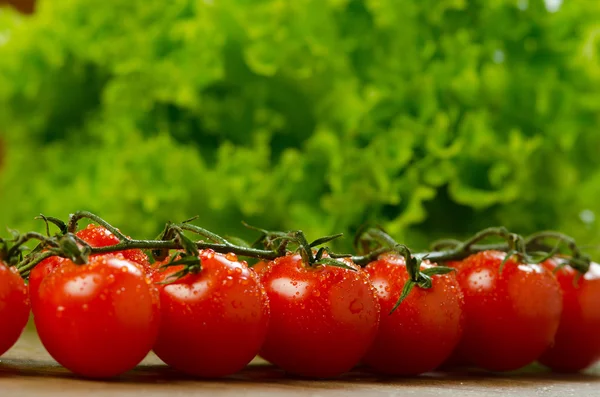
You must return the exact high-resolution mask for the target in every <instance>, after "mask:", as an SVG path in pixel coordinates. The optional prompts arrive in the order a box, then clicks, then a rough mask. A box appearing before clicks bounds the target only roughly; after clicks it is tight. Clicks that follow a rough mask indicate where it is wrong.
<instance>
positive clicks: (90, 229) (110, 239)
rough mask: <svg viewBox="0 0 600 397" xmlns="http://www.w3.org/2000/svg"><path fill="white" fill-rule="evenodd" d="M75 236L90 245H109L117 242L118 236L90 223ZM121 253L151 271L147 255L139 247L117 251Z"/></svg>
mask: <svg viewBox="0 0 600 397" xmlns="http://www.w3.org/2000/svg"><path fill="white" fill-rule="evenodd" d="M77 237H79V238H80V239H82V240H83V241H85V242H86V243H88V244H89V245H91V246H92V247H108V246H110V245H115V244H119V238H118V237H117V236H115V235H114V234H112V233H111V232H110V230H108V229H106V228H105V227H104V226H100V225H96V224H93V223H90V224H89V225H88V226H87V227H86V228H85V229H81V230H80V231H78V232H77ZM117 252H119V253H120V254H122V255H123V256H124V257H125V259H128V260H130V261H133V262H135V263H138V264H140V265H142V266H143V267H144V269H145V270H146V271H151V266H150V262H149V261H148V256H147V255H146V254H145V253H144V251H142V250H140V249H129V250H124V251H117Z"/></svg>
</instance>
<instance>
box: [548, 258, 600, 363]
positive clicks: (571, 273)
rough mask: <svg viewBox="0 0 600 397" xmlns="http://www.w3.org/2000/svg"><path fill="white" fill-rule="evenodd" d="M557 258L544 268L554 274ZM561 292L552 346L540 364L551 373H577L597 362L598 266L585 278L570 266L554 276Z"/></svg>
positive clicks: (599, 334) (599, 342)
mask: <svg viewBox="0 0 600 397" xmlns="http://www.w3.org/2000/svg"><path fill="white" fill-rule="evenodd" d="M559 262H560V259H555V260H549V261H546V262H544V263H543V265H544V266H545V267H546V268H547V269H549V270H550V271H555V270H556V266H557V265H558V263H559ZM555 275H556V278H557V280H558V282H559V283H560V287H561V289H562V293H563V312H562V317H561V319H560V325H559V326H558V331H557V333H556V338H555V340H554V345H552V346H551V347H550V348H549V349H548V350H546V352H544V354H543V355H542V357H540V359H539V361H540V362H541V363H542V364H544V365H546V366H548V367H550V368H551V369H552V370H554V371H560V372H577V371H580V370H582V369H585V368H587V367H589V366H590V365H592V364H594V363H595V362H596V361H598V360H600V265H599V264H597V263H592V264H591V266H590V270H589V271H588V272H587V273H585V275H580V274H579V273H577V271H575V270H574V269H573V268H571V267H570V266H564V267H561V268H560V269H559V270H558V271H557V272H556V273H555Z"/></svg>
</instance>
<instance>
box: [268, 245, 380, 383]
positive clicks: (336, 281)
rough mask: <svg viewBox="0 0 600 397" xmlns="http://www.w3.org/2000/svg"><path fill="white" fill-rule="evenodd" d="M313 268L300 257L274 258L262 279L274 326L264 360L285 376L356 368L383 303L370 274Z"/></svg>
mask: <svg viewBox="0 0 600 397" xmlns="http://www.w3.org/2000/svg"><path fill="white" fill-rule="evenodd" d="M346 264H348V265H349V266H351V267H353V268H355V269H357V270H356V271H353V270H348V269H344V268H340V267H334V266H323V265H317V266H314V267H310V266H308V265H306V264H304V263H303V261H302V258H301V257H300V255H288V256H285V257H281V258H278V259H276V260H275V261H274V262H271V263H269V265H268V266H267V267H266V268H265V269H263V271H262V272H261V280H262V282H263V285H264V286H265V288H266V290H267V294H268V296H269V303H270V305H271V322H270V323H269V331H268V334H267V339H266V341H265V344H264V345H263V347H262V349H261V353H260V354H261V356H262V357H263V358H265V359H266V360H268V361H270V362H271V363H273V364H275V365H277V366H279V367H281V368H283V369H284V370H285V371H287V372H289V373H292V374H296V375H301V376H307V377H316V378H328V377H334V376H337V375H340V374H342V373H344V372H347V371H349V370H350V369H352V367H354V366H355V365H356V364H357V363H358V362H359V361H360V359H361V358H362V357H363V356H364V355H365V353H366V352H367V349H368V348H369V347H370V346H371V344H372V343H373V340H374V339H375V335H376V333H377V328H378V325H379V303H378V301H377V296H376V292H375V289H374V288H373V286H372V285H371V284H370V282H369V279H368V276H367V274H366V273H364V272H362V271H360V270H359V269H358V267H357V266H356V265H354V264H353V263H352V262H350V261H346Z"/></svg>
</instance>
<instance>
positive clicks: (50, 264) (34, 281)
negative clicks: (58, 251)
mask: <svg viewBox="0 0 600 397" xmlns="http://www.w3.org/2000/svg"><path fill="white" fill-rule="evenodd" d="M63 261H64V259H63V258H61V257H60V256H51V257H50V258H46V259H44V260H43V261H41V262H40V263H38V264H37V265H36V266H35V267H34V268H33V269H32V270H31V272H30V273H29V298H30V300H31V306H32V307H33V306H35V305H37V300H38V299H37V298H38V295H39V290H40V285H41V284H42V281H43V280H44V279H45V278H46V277H48V275H49V274H50V273H52V272H53V271H54V269H56V268H57V267H59V266H60V265H61V263H62V262H63Z"/></svg>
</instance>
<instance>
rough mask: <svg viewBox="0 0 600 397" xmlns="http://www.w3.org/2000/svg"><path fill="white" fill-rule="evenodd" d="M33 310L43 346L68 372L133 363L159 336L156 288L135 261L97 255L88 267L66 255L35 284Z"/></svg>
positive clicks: (114, 369)
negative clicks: (58, 264)
mask: <svg viewBox="0 0 600 397" xmlns="http://www.w3.org/2000/svg"><path fill="white" fill-rule="evenodd" d="M38 299H39V300H38V302H37V304H36V305H35V306H34V308H33V312H34V319H35V325H36V328H37V330H38V334H39V336H40V339H41V341H42V343H43V344H44V346H45V347H46V350H48V352H49V353H50V355H51V356H52V357H54V359H55V360H56V361H58V362H59V363H60V364H61V365H63V366H64V367H66V368H67V369H69V370H71V371H72V372H74V373H76V374H79V375H83V376H86V377H91V378H106V377H112V376H116V375H119V374H121V373H123V372H126V371H128V370H130V369H132V368H133V367H135V366H136V365H137V364H138V363H139V362H140V361H141V360H142V359H143V358H144V357H145V356H146V354H148V352H149V351H150V350H151V349H152V346H153V345H154V343H155V341H156V337H157V335H158V327H159V316H160V308H159V300H158V291H157V289H156V287H155V286H154V285H153V284H152V282H151V280H150V279H149V278H148V276H147V275H146V274H145V273H144V271H143V269H142V268H141V267H140V265H138V264H136V263H134V262H132V261H130V260H127V259H125V258H124V257H123V256H122V255H120V254H117V255H99V256H95V257H93V258H90V262H89V264H87V265H76V264H74V263H73V262H71V261H70V260H67V259H65V260H64V261H63V263H62V264H61V265H60V266H59V267H58V268H57V269H56V270H54V271H53V272H52V273H50V274H49V275H48V276H47V277H46V278H45V279H44V280H43V281H42V283H41V285H40V287H39V296H38Z"/></svg>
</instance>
